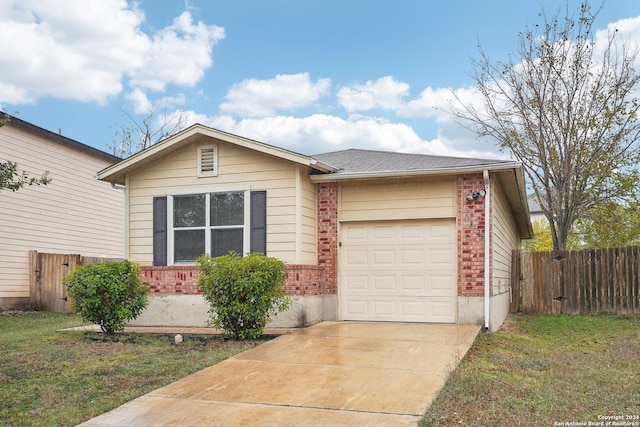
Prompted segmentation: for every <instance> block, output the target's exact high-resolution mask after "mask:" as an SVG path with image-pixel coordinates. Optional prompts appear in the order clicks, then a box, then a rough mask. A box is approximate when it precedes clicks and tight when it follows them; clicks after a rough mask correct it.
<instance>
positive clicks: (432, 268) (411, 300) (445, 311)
mask: <svg viewBox="0 0 640 427" xmlns="http://www.w3.org/2000/svg"><path fill="white" fill-rule="evenodd" d="M456 241H457V239H456V223H455V219H430V220H415V221H379V222H369V221H363V222H350V223H343V224H342V225H341V242H340V244H341V250H340V266H341V269H340V282H341V286H340V289H341V291H340V314H341V318H342V320H365V321H391V322H431V323H455V322H456V309H457V268H456V265H457V251H456Z"/></svg>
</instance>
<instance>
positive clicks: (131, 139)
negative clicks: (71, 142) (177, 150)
mask: <svg viewBox="0 0 640 427" xmlns="http://www.w3.org/2000/svg"><path fill="white" fill-rule="evenodd" d="M122 113H123V114H124V115H125V116H126V117H127V118H128V119H129V123H128V124H124V125H122V127H121V128H120V129H119V130H117V131H116V133H115V138H116V139H115V140H114V141H113V143H112V144H111V145H110V146H109V148H110V149H111V151H112V152H113V154H114V155H116V156H118V157H122V158H124V157H129V156H130V155H132V154H134V153H137V152H138V151H141V150H144V149H145V148H148V147H151V146H152V145H154V144H156V143H158V142H159V141H161V140H163V139H165V138H167V137H169V136H171V135H174V134H176V133H178V132H180V131H181V130H182V129H183V128H184V126H185V125H186V123H187V120H188V115H187V113H185V112H182V111H181V112H178V113H177V114H174V115H172V116H169V115H168V114H167V107H166V105H165V108H164V110H163V112H162V119H161V120H160V119H158V117H157V114H158V112H157V110H155V109H154V110H151V111H150V112H149V114H147V115H146V116H145V117H144V118H143V119H142V120H139V119H136V117H134V116H133V115H132V114H130V113H129V112H127V111H125V110H122Z"/></svg>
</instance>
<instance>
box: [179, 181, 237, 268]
mask: <svg viewBox="0 0 640 427" xmlns="http://www.w3.org/2000/svg"><path fill="white" fill-rule="evenodd" d="M244 210H245V194H244V192H228V193H208V194H192V195H186V196H174V197H173V261H174V262H175V263H189V262H194V261H195V260H196V259H197V258H198V257H199V256H200V255H202V254H204V253H207V254H209V255H211V256H213V257H216V256H220V255H226V254H227V253H228V252H229V251H235V252H237V253H239V254H244V253H245V250H244V247H245V238H244V236H245V234H246V233H245V228H246V225H248V224H245V212H244Z"/></svg>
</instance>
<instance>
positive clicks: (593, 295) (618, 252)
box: [511, 246, 640, 314]
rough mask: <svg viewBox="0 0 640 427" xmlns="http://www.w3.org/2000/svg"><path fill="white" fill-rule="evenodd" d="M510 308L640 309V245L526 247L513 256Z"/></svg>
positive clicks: (541, 311) (593, 311) (580, 311)
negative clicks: (573, 248) (528, 249)
mask: <svg viewBox="0 0 640 427" xmlns="http://www.w3.org/2000/svg"><path fill="white" fill-rule="evenodd" d="M512 262H513V265H512V270H511V271H512V280H511V286H512V291H513V298H512V303H511V311H512V312H517V311H520V310H521V311H522V312H523V313H525V314H552V313H572V314H598V313H603V312H611V313H618V314H640V286H639V282H640V248H639V247H637V246H633V247H626V248H611V249H595V250H583V251H553V252H522V251H514V252H513V257H512Z"/></svg>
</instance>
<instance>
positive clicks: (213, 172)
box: [198, 145, 218, 177]
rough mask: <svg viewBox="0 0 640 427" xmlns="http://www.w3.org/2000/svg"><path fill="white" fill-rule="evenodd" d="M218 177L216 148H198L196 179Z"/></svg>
mask: <svg viewBox="0 0 640 427" xmlns="http://www.w3.org/2000/svg"><path fill="white" fill-rule="evenodd" d="M206 176H218V146H217V145H203V146H201V147H198V177H206Z"/></svg>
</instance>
